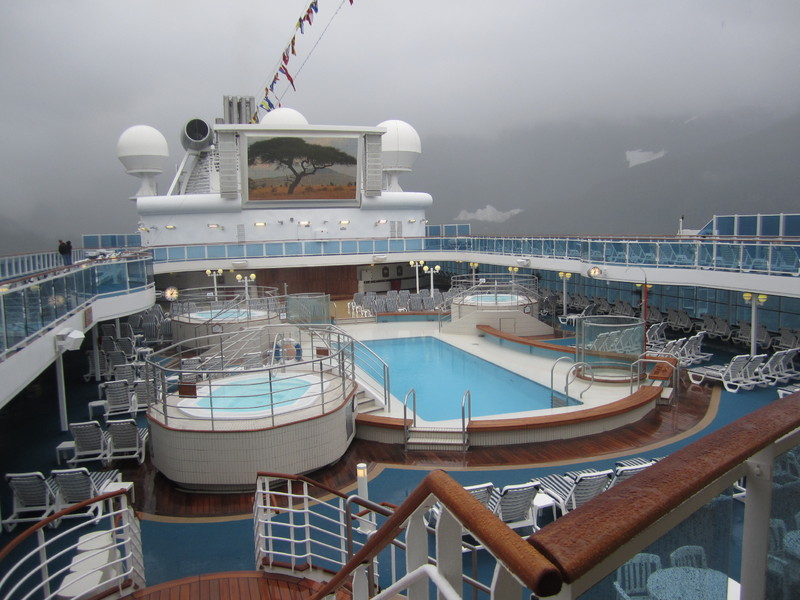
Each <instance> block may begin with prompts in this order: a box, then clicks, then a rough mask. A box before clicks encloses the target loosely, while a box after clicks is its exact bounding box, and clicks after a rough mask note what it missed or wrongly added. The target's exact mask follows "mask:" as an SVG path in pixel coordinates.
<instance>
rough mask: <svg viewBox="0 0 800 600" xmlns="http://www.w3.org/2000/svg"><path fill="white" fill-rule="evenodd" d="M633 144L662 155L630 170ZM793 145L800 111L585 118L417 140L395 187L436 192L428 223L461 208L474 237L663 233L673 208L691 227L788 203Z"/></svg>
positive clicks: (793, 190)
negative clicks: (485, 136) (411, 165)
mask: <svg viewBox="0 0 800 600" xmlns="http://www.w3.org/2000/svg"><path fill="white" fill-rule="evenodd" d="M634 150H642V151H644V152H652V153H653V156H658V155H661V154H662V152H663V155H662V156H661V157H660V158H657V159H655V160H651V161H649V162H643V163H640V164H636V165H635V166H632V167H631V166H629V164H630V163H629V160H628V159H629V158H630V157H631V155H630V154H628V155H627V157H626V153H628V152H631V151H634ZM799 153H800V115H795V116H793V117H791V118H786V119H780V120H776V119H774V118H772V117H771V116H770V115H769V114H767V113H762V112H759V111H747V112H741V113H736V114H720V115H716V116H713V117H695V116H691V115H689V116H686V117H681V118H673V119H653V120H648V121H637V122H630V123H619V122H599V121H584V122H580V123H559V124H552V125H549V126H541V127H536V128H534V129H531V130H528V131H515V132H507V133H506V134H504V135H499V136H498V138H497V139H494V140H488V141H487V140H484V141H479V140H470V139H468V138H465V137H459V135H458V134H454V135H453V137H452V138H447V139H444V138H434V139H426V138H424V137H423V155H422V156H421V157H420V159H419V160H418V161H417V164H416V166H415V169H414V173H412V174H410V175H407V176H405V178H403V179H401V184H402V185H403V188H404V189H408V190H415V191H417V190H419V191H422V190H424V191H427V192H430V193H431V194H433V198H434V206H433V208H432V210H431V211H430V216H429V218H430V219H431V221H432V222H435V223H438V222H461V221H462V220H463V218H464V217H466V218H468V219H469V221H470V222H471V223H472V226H473V233H476V234H480V233H483V234H503V233H505V234H513V235H525V234H527V235H549V234H553V235H559V234H568V235H581V234H585V235H630V234H641V235H645V234H661V235H671V234H674V233H676V231H677V228H678V220H679V218H680V217H681V215H685V217H686V221H685V226H686V227H687V228H699V227H701V226H702V225H704V224H705V223H706V222H707V221H708V220H709V219H710V218H711V216H713V215H714V214H734V213H757V212H761V213H770V212H792V211H794V212H797V211H798V210H800V202H798V193H799V192H800V169H798V165H797V162H798V159H797V157H798V155H799ZM487 205H489V206H490V209H489V210H486V207H487ZM491 207H493V208H494V209H495V210H494V211H492V210H491ZM520 209H521V210H520ZM504 214H505V215H506V216H507V217H508V219H507V220H506V221H504V222H497V221H498V220H499V219H500V218H502V215H504ZM459 216H461V217H462V219H458V218H457V217H459ZM470 217H471V218H470ZM492 218H494V219H495V222H491V219H492Z"/></svg>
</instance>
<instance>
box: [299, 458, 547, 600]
mask: <svg viewBox="0 0 800 600" xmlns="http://www.w3.org/2000/svg"><path fill="white" fill-rule="evenodd" d="M431 494H433V495H434V496H435V497H436V499H437V500H438V501H439V502H441V504H442V505H443V506H444V507H446V508H447V510H449V511H450V512H451V513H452V514H453V515H454V516H455V517H456V519H457V520H458V521H459V522H460V523H461V524H462V525H463V526H464V527H465V528H466V529H468V530H469V532H470V533H471V534H472V535H473V536H474V537H475V538H476V539H478V540H479V541H480V542H481V543H482V544H483V545H484V546H485V547H486V549H487V550H488V551H489V552H490V553H491V554H492V555H494V556H495V557H496V558H497V560H498V561H499V562H500V563H502V564H503V565H505V567H506V568H508V570H509V571H510V572H512V573H513V574H514V575H515V577H516V578H517V579H519V580H520V581H521V582H522V584H523V585H525V586H527V587H528V588H529V589H531V590H532V591H533V592H534V593H535V594H537V595H539V596H552V595H553V594H556V593H558V591H559V590H560V589H561V584H562V577H561V574H560V573H559V571H558V569H557V568H556V567H555V566H554V565H553V564H552V563H551V562H550V561H549V560H548V559H547V558H545V557H544V556H543V555H542V554H541V553H539V552H538V551H537V550H536V549H534V548H533V546H531V545H530V544H528V543H527V542H526V541H525V540H523V539H522V538H521V537H519V536H518V535H517V534H516V533H515V532H514V531H513V530H511V529H510V528H509V527H508V526H507V525H506V524H505V523H503V522H502V521H501V520H500V519H499V518H498V517H497V515H495V514H494V513H492V512H491V511H490V510H489V509H488V508H486V506H484V505H483V504H482V503H481V502H480V501H479V500H477V499H476V498H475V497H474V496H472V494H470V493H469V492H468V491H466V490H465V489H464V488H463V487H462V486H461V484H460V483H458V482H457V481H456V480H454V479H453V478H452V477H450V476H449V475H448V474H447V473H445V472H444V471H441V470H436V471H431V472H430V473H429V474H428V475H427V476H426V477H425V478H424V479H423V480H422V481H421V482H420V484H419V485H418V486H417V487H416V488H415V489H414V490H413V491H412V492H411V493H410V494H409V496H408V498H406V500H405V501H404V502H403V503H402V504H401V505H400V506H399V507H397V510H396V511H395V512H394V514H393V515H392V516H390V517H389V518H388V519H387V520H386V522H385V523H384V524H383V526H382V527H381V528H380V529H378V531H376V532H375V533H374V534H373V535H372V536H371V537H370V538H369V539H368V540H367V542H366V543H365V544H364V546H363V547H362V548H361V549H360V550H359V551H358V552H357V553H356V555H355V556H354V557H353V558H352V559H350V561H348V563H347V564H346V565H345V566H344V567H342V569H341V570H340V571H339V572H338V573H337V574H336V575H335V576H334V577H333V578H332V579H331V580H330V581H328V582H327V583H326V584H325V585H324V586H323V587H322V588H321V589H320V590H319V591H318V592H317V593H316V594H314V596H312V600H322V599H323V598H324V597H325V596H327V595H329V594H331V593H333V592H334V591H335V590H337V589H338V588H339V587H341V586H342V585H344V584H345V583H346V582H347V581H348V579H349V577H350V576H351V575H352V574H353V572H354V571H355V570H356V569H357V568H358V567H359V566H360V565H362V564H364V563H366V562H369V561H371V560H372V559H373V558H375V557H376V556H377V555H378V553H379V552H381V550H383V549H384V548H385V547H386V546H387V545H388V544H389V543H391V541H392V540H393V539H394V538H395V537H396V536H397V535H398V534H399V533H400V531H401V530H402V529H403V526H404V525H405V522H406V521H407V520H408V519H409V518H410V517H411V515H412V514H413V513H414V511H415V510H417V509H418V508H419V507H420V506H421V505H422V504H423V502H425V501H426V499H427V498H428V496H430V495H431Z"/></svg>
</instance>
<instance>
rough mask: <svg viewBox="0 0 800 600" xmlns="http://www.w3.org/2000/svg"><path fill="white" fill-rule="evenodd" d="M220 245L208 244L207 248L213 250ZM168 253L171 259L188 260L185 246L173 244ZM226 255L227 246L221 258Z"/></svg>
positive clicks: (223, 249)
mask: <svg viewBox="0 0 800 600" xmlns="http://www.w3.org/2000/svg"><path fill="white" fill-rule="evenodd" d="M217 248H219V246H206V249H207V250H208V251H209V253H210V252H211V250H212V249H217ZM167 254H168V256H169V260H186V248H185V247H184V246H173V247H171V248H168V249H167ZM224 256H225V248H224V246H223V247H222V256H219V258H224Z"/></svg>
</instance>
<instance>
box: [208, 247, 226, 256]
mask: <svg viewBox="0 0 800 600" xmlns="http://www.w3.org/2000/svg"><path fill="white" fill-rule="evenodd" d="M206 257H208V258H227V252H225V246H224V245H222V244H217V245H214V246H206Z"/></svg>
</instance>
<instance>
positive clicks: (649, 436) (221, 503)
mask: <svg viewBox="0 0 800 600" xmlns="http://www.w3.org/2000/svg"><path fill="white" fill-rule="evenodd" d="M681 389H682V392H681V394H680V396H679V398H678V399H677V400H676V401H674V404H673V405H672V406H662V407H658V408H656V409H655V410H653V411H651V412H650V413H649V414H648V415H647V416H646V417H645V418H643V419H642V420H640V421H639V422H637V423H635V424H633V425H627V426H624V427H620V428H618V429H615V430H613V431H608V432H604V433H600V434H596V435H591V436H585V437H582V438H573V439H569V440H556V441H550V442H539V443H535V444H516V445H513V446H492V447H481V448H474V449H470V450H468V451H467V452H463V453H462V452H437V451H414V452H406V451H405V450H404V449H403V447H402V446H400V445H396V444H381V443H376V442H363V441H361V440H355V441H354V442H353V443H352V444H351V445H350V448H349V449H348V451H347V452H346V453H345V455H344V456H342V458H340V459H339V460H338V461H337V462H336V463H334V464H333V465H329V466H328V467H325V468H324V469H320V470H318V471H315V472H313V473H309V474H308V477H310V478H311V479H314V480H316V481H318V482H319V483H322V484H324V485H326V486H328V487H332V488H335V489H347V488H351V487H355V484H356V479H355V473H356V464H358V463H362V462H363V463H367V464H368V465H370V467H372V466H374V465H376V464H378V465H385V466H403V465H407V466H411V467H415V468H430V469H435V468H441V469H445V470H446V469H448V468H451V469H464V468H470V467H491V466H495V465H497V466H500V465H502V466H505V467H508V466H513V465H518V466H520V467H524V466H546V465H547V464H548V463H556V462H564V461H570V460H580V459H585V460H591V459H594V458H602V457H603V456H614V455H620V454H625V453H628V454H631V453H635V452H636V451H637V449H638V448H642V447H646V446H658V445H665V444H666V443H668V442H669V441H670V440H673V439H674V438H675V437H676V436H679V435H681V434H683V433H685V432H687V431H689V430H690V429H692V428H694V427H696V426H697V425H698V424H699V423H700V422H701V420H702V419H703V418H704V417H705V416H706V414H707V412H708V411H709V408H710V406H711V390H712V388H710V387H708V386H696V385H691V384H689V383H683V384H682V387H681ZM121 470H122V471H123V475H124V478H125V480H126V481H133V482H134V485H135V488H136V503H135V507H136V509H137V510H139V511H141V512H143V513H146V514H148V515H153V516H156V517H163V518H169V517H183V518H215V517H217V518H219V517H226V516H234V515H246V514H250V513H251V512H252V503H253V494H252V492H247V493H224V494H223V493H217V494H214V493H196V492H186V491H183V490H180V489H177V488H176V487H175V486H174V484H172V483H171V482H170V481H169V480H168V479H166V478H165V477H163V476H162V475H161V474H160V473H158V472H157V471H156V469H155V468H154V467H153V466H152V464H151V463H150V461H149V459H148V460H147V461H146V462H145V464H144V465H143V466H142V467H137V466H132V467H130V466H124V465H121Z"/></svg>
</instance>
